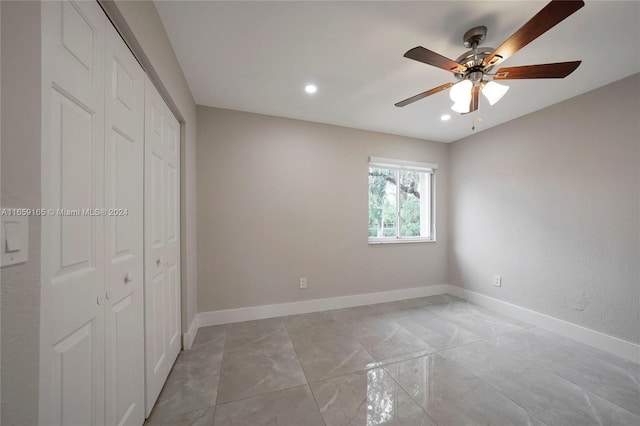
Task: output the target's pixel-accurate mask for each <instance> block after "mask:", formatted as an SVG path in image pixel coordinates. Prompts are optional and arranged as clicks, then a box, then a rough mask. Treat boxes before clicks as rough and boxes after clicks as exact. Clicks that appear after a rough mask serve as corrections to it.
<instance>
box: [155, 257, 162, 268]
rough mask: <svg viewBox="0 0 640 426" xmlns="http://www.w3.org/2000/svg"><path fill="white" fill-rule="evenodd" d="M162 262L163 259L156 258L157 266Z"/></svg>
mask: <svg viewBox="0 0 640 426" xmlns="http://www.w3.org/2000/svg"><path fill="white" fill-rule="evenodd" d="M161 263H162V260H160V258H158V259H157V260H156V265H157V266H160V264H161Z"/></svg>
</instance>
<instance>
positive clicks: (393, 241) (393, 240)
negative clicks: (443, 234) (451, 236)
mask: <svg viewBox="0 0 640 426" xmlns="http://www.w3.org/2000/svg"><path fill="white" fill-rule="evenodd" d="M435 242H436V240H435V239H432V238H369V240H368V243H369V245H378V244H413V243H435Z"/></svg>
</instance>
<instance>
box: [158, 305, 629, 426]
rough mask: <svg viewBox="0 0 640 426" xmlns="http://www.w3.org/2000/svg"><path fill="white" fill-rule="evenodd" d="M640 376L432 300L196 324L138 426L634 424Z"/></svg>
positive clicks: (617, 362)
mask: <svg viewBox="0 0 640 426" xmlns="http://www.w3.org/2000/svg"><path fill="white" fill-rule="evenodd" d="M639 383H640V366H639V365H638V364H634V363H632V362H629V361H626V360H623V359H621V358H618V357H615V356H613V355H610V354H608V353H606V352H603V351H600V350H597V349H594V348H592V347H590V346H586V345H583V344H580V343H577V342H575V341H573V340H570V339H566V338H564V337H561V336H559V335H556V334H553V333H550V332H548V331H544V330H542V329H539V328H536V327H532V326H530V325H528V324H525V323H522V322H520V321H516V320H513V319H510V318H507V317H504V316H502V315H500V314H497V313H494V312H491V311H488V310H486V309H483V308H481V307H478V306H476V305H473V304H470V303H467V302H465V301H463V300H461V299H458V298H455V297H453V296H448V295H443V296H432V297H425V298H419V299H410V300H403V301H399V302H391V303H383V304H379V305H370V306H362V307H357V308H348V309H340V310H334V311H328V312H318V313H311V314H304V315H295V316H289V317H282V318H273V319H266V320H260V321H248V322H243V323H236V324H228V325H222V326H214V327H206V328H201V329H200V330H199V331H198V334H197V337H196V340H195V342H194V345H193V349H192V350H190V351H186V352H182V353H181V354H180V356H179V358H178V360H177V362H176V364H175V366H174V367H173V370H172V372H171V374H170V376H169V379H168V381H167V383H166V385H165V387H164V389H163V391H162V393H161V395H160V397H159V399H158V402H157V404H156V407H155V408H154V409H153V412H152V413H151V417H150V418H149V420H148V421H147V423H146V424H147V425H149V426H151V425H154V426H155V425H193V426H196V425H197V426H205V425H206V426H212V425H214V426H223V425H224V426H227V425H240V426H260V425H274V426H315V425H320V426H321V425H326V426H334V425H335V426H347V425H439V426H445V425H452V426H462V425H505V426H506V425H550V426H556V425H607V426H608V425H625V426H626V425H640V385H639Z"/></svg>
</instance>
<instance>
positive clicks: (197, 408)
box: [149, 403, 215, 419]
mask: <svg viewBox="0 0 640 426" xmlns="http://www.w3.org/2000/svg"><path fill="white" fill-rule="evenodd" d="M156 407H157V405H154V406H153V409H152V410H151V414H150V415H149V419H153V417H154V416H158V414H155V415H154V410H155V409H156ZM211 407H215V405H211V404H207V405H205V404H204V403H203V404H202V405H197V406H196V407H194V408H191V409H190V410H187V411H180V410H179V409H178V410H172V411H171V412H169V413H168V414H167V413H165V414H163V418H164V417H166V416H167V415H172V416H173V415H182V414H187V413H191V412H193V411H198V410H205V409H207V408H211Z"/></svg>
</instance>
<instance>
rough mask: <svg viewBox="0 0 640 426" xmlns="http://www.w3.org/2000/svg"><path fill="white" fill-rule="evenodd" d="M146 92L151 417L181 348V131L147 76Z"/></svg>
mask: <svg viewBox="0 0 640 426" xmlns="http://www.w3.org/2000/svg"><path fill="white" fill-rule="evenodd" d="M146 81H147V84H146V89H145V220H144V222H145V223H144V228H145V343H146V352H145V358H146V414H147V415H149V413H150V412H151V409H152V408H153V405H154V403H155V401H156V399H157V398H158V395H159V394H160V391H161V390H162V386H163V385H164V382H165V381H166V378H167V376H168V375H169V371H170V370H171V366H172V365H173V363H174V361H175V359H176V357H177V356H178V353H179V352H180V348H181V338H180V337H181V333H180V263H179V260H180V245H179V241H180V235H179V231H180V215H179V208H180V168H179V164H180V157H179V155H180V131H179V130H180V127H179V123H178V121H177V120H176V118H175V117H174V115H173V114H172V113H171V111H170V110H169V108H168V107H167V105H166V104H165V102H164V100H163V99H162V97H161V96H160V94H159V93H158V92H157V90H156V89H155V87H154V86H153V84H151V81H150V80H149V79H148V78H147V80H146Z"/></svg>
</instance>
